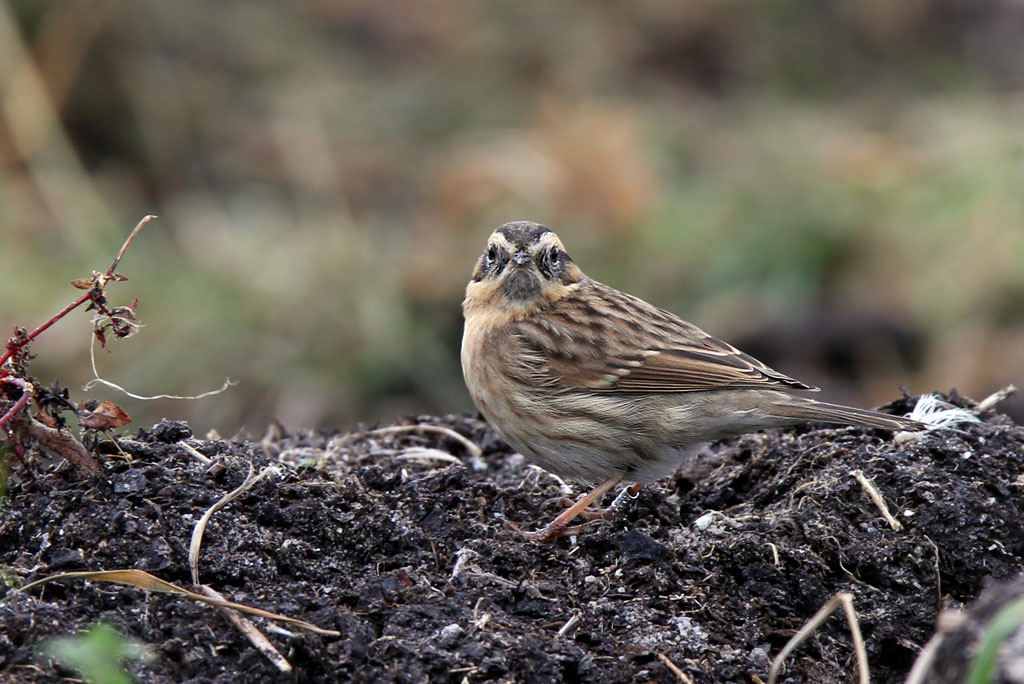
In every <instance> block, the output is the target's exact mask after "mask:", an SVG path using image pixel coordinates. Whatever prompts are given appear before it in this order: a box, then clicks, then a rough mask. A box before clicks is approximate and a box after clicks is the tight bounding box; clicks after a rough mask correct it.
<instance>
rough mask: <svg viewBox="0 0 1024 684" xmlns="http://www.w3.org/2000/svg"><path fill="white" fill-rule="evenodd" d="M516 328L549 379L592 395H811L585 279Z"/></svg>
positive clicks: (675, 320) (689, 327)
mask: <svg viewBox="0 0 1024 684" xmlns="http://www.w3.org/2000/svg"><path fill="white" fill-rule="evenodd" d="M545 313H546V315H545V316H542V317H536V318H534V319H533V320H530V321H525V322H523V324H521V326H520V329H519V334H520V335H521V336H522V337H523V340H524V342H525V343H526V345H527V346H528V348H529V349H530V351H532V352H533V353H535V354H538V355H539V356H540V357H541V358H542V359H543V361H544V363H545V365H546V367H547V373H548V375H549V376H550V377H551V378H552V380H553V381H555V382H557V383H559V384H561V385H563V386H565V387H567V388H570V389H586V390H590V391H597V392H698V391H704V390H715V389H738V388H758V387H761V388H768V387H789V388H791V389H802V390H814V389H817V388H815V387H812V386H810V385H806V384H804V383H802V382H800V381H798V380H794V379H793V378H791V377H789V376H787V375H785V374H783V373H780V372H778V371H776V370H773V369H771V368H769V367H768V366H766V365H765V364H763V363H761V362H760V361H758V360H757V359H755V358H754V357H752V356H750V355H749V354H745V353H743V352H741V351H740V350H739V349H736V348H735V347H733V346H732V345H730V344H727V343H725V342H723V341H721V340H719V339H717V338H715V337H712V336H711V335H708V334H707V333H705V332H704V331H703V330H701V329H700V328H698V327H697V326H695V325H693V324H691V323H687V322H686V321H684V320H682V319H680V318H679V317H677V316H675V315H674V314H672V313H670V312H668V311H664V310H662V309H658V308H656V307H654V306H651V305H650V304H648V303H647V302H645V301H643V300H642V299H638V298H636V297H633V296H631V295H627V294H625V293H623V292H619V291H618V290H614V289H612V288H610V287H607V286H606V285H602V284H600V283H598V282H596V281H592V280H590V281H588V282H586V283H585V284H584V287H582V288H580V291H579V292H578V293H577V296H573V297H570V298H567V299H565V300H562V301H560V302H558V303H556V306H554V307H553V308H551V309H548V310H547V311H546V312H545Z"/></svg>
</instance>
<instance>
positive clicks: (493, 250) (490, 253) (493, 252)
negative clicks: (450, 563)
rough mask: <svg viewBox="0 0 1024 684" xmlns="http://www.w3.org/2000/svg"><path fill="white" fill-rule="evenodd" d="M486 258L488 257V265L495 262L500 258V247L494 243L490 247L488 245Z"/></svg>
mask: <svg viewBox="0 0 1024 684" xmlns="http://www.w3.org/2000/svg"><path fill="white" fill-rule="evenodd" d="M486 258H487V265H488V266H490V265H491V264H493V263H494V262H495V261H496V260H497V259H498V248H497V247H495V246H494V245H491V246H490V247H488V248H487V254H486Z"/></svg>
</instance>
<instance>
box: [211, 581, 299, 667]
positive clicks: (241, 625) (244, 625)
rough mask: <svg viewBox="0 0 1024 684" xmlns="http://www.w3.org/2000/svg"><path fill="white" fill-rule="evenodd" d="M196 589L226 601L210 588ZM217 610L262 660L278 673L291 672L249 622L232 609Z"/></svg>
mask: <svg viewBox="0 0 1024 684" xmlns="http://www.w3.org/2000/svg"><path fill="white" fill-rule="evenodd" d="M198 588H199V591H201V592H202V593H203V594H205V595H206V596H209V597H210V598H215V599H219V600H221V601H227V599H226V598H224V595H223V594H221V593H220V592H219V591H217V590H216V589H214V588H212V587H208V586H206V585H205V584H200V585H198ZM217 610H219V611H220V612H221V615H223V616H224V617H225V618H226V619H227V621H228V622H230V623H231V624H232V625H234V627H235V628H236V629H237V630H238V631H239V632H241V633H242V634H244V635H245V638H246V639H248V640H249V643H251V644H252V645H253V647H254V648H255V649H256V650H257V651H259V652H260V653H262V654H263V657H264V658H266V659H267V660H269V661H270V662H271V663H273V665H274V667H276V668H277V669H278V671H280V672H284V673H285V674H287V673H289V672H291V671H292V664H291V663H289V662H288V660H287V659H286V658H285V657H284V656H283V655H281V652H280V651H278V650H277V649H276V648H275V647H274V644H272V643H270V639H268V638H267V637H266V635H265V634H263V632H261V631H260V630H259V629H258V628H257V627H256V625H254V624H253V623H252V621H251V620H249V619H248V618H246V617H245V616H244V615H242V614H241V613H239V612H238V611H237V610H234V609H233V608H228V607H226V606H222V605H219V606H217Z"/></svg>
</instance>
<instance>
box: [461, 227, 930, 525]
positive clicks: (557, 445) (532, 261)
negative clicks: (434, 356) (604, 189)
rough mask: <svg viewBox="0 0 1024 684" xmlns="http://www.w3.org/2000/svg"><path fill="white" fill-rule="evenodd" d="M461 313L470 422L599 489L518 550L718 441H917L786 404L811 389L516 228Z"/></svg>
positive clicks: (903, 421)
mask: <svg viewBox="0 0 1024 684" xmlns="http://www.w3.org/2000/svg"><path fill="white" fill-rule="evenodd" d="M462 309H463V313H464V315H465V318H466V326H465V330H464V332H463V336H462V371H463V374H464V375H465V378H466V386H467V387H468V388H469V393H470V394H471V395H472V397H473V401H474V402H476V405H477V407H478V408H479V409H480V412H481V413H483V415H484V417H485V418H487V420H488V422H490V424H491V425H492V426H493V427H494V429H495V430H496V431H497V432H498V434H499V435H501V437H502V438H503V439H504V440H505V441H507V442H508V443H509V444H510V445H512V447H514V448H515V449H517V450H518V451H519V452H520V453H522V454H523V455H524V456H525V457H526V458H527V459H529V460H530V461H532V462H533V463H536V464H537V465H539V466H541V467H542V468H544V469H546V470H549V471H550V472H552V473H554V474H556V475H558V476H559V477H562V478H565V479H570V480H576V481H579V482H584V483H588V484H595V483H599V484H597V486H596V487H595V489H594V490H593V491H591V492H590V493H589V494H588V495H587V496H585V497H583V498H581V499H580V500H579V501H577V502H576V503H575V505H573V506H572V507H570V508H568V509H567V510H566V511H565V512H564V513H563V514H562V515H560V516H558V517H557V518H556V519H555V520H554V521H552V522H551V523H550V524H549V525H547V526H546V527H545V528H543V529H542V530H540V531H538V532H533V533H524V537H526V538H527V539H532V540H536V541H550V540H553V539H555V538H557V537H559V536H561V535H562V534H564V533H566V532H567V531H571V532H576V531H578V529H579V528H568V524H569V522H571V521H572V520H573V518H575V517H576V516H577V515H579V514H580V513H581V512H583V511H584V510H585V509H586V508H587V507H588V506H589V505H590V504H591V503H592V502H594V501H595V500H598V499H599V498H600V497H601V496H603V495H604V494H605V493H606V492H608V491H609V490H610V489H611V488H613V487H614V486H615V485H616V484H618V483H619V482H621V481H623V480H627V481H631V482H635V483H637V484H636V485H634V486H633V487H632V488H631V489H630V493H631V494H633V495H635V494H636V492H638V491H639V489H640V488H642V486H643V484H644V483H648V482H654V481H656V480H659V479H661V478H664V477H666V476H668V475H669V474H671V473H672V472H673V471H674V470H675V469H676V468H677V467H678V466H679V465H680V463H682V462H683V461H684V460H686V459H687V458H689V457H690V456H692V455H694V454H696V453H697V451H699V450H700V449H701V448H702V447H703V446H704V445H705V444H706V443H708V442H711V441H714V440H717V439H721V438H723V437H729V436H733V435H739V434H743V433H746V432H753V431H755V430H760V429H762V428H768V427H780V426H786V425H794V424H798V423H802V422H805V421H821V422H826V423H835V424H840V425H863V426H866V427H873V428H882V429H886V430H920V429H923V427H924V426H923V425H922V424H921V423H918V422H917V421H914V420H910V419H907V418H899V417H896V416H890V415H887V414H884V413H879V412H877V411H868V410H863V409H857V408H850V407H847V406H839V405H837V404H827V403H824V402H820V401H815V400H813V399H808V398H805V397H801V396H797V395H793V394H791V393H790V390H816V389H817V388H815V387H811V386H810V385H806V384H804V383H802V382H799V381H797V380H794V379H793V378H790V377H788V376H786V375H784V374H782V373H780V372H778V371H776V370H772V369H771V368H769V367H768V366H766V365H765V364H763V363H761V362H760V361H758V360H757V359H755V358H753V357H751V356H749V355H747V354H744V353H743V352H741V351H740V350H738V349H736V348H735V347H733V346H732V345H729V344H726V343H725V342H722V341H721V340H719V339H716V338H714V337H712V336H711V335H708V334H707V333H705V332H704V331H703V330H701V329H700V328H698V327H696V326H695V325H692V324H690V323H687V322H686V321H684V320H682V319H680V318H678V317H677V316H675V315H673V314H671V313H669V312H668V311H664V310H662V309H658V308H656V307H654V306H652V305H650V304H648V303H647V302H645V301H643V300H641V299H638V298H637V297H633V296H632V295H628V294H626V293H624V292H619V291H618V290H616V289H614V288H611V287H608V286H607V285H602V284H601V283H599V282H597V281H595V280H592V279H590V278H588V277H587V276H586V275H584V274H583V272H582V271H581V270H580V269H579V267H578V266H577V265H576V264H575V263H574V262H573V261H572V259H571V258H570V257H569V255H568V254H567V253H566V251H565V247H564V246H563V245H562V242H561V241H560V240H559V239H558V236H556V235H555V234H554V233H553V232H551V231H550V230H549V229H548V228H546V227H545V226H542V225H539V224H536V223H532V222H530V221H517V222H514V223H506V224H505V225H503V226H501V227H499V228H498V229H497V230H495V231H494V233H493V234H492V235H491V237H490V239H489V240H488V241H487V248H486V249H485V250H484V253H483V255H482V256H481V257H480V260H479V262H478V263H477V265H476V269H475V270H474V272H473V278H472V280H470V282H469V285H468V286H467V287H466V299H465V301H464V302H463V304H462Z"/></svg>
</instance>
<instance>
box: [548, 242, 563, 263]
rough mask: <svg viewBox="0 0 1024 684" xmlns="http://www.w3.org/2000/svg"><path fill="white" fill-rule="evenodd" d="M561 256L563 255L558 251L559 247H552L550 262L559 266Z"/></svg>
mask: <svg viewBox="0 0 1024 684" xmlns="http://www.w3.org/2000/svg"><path fill="white" fill-rule="evenodd" d="M560 256H561V255H560V254H559V252H558V248H557V247H552V248H551V251H550V252H548V262H550V263H551V265H552V266H557V265H558V259H559V257H560Z"/></svg>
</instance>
